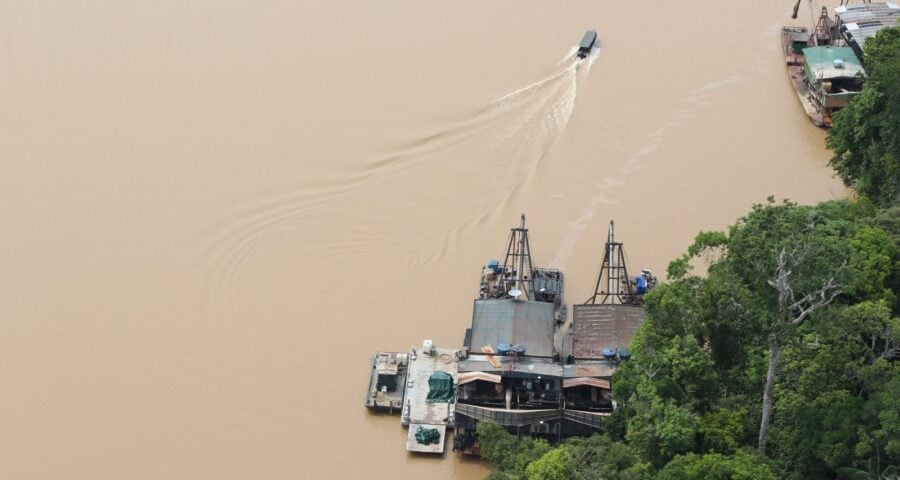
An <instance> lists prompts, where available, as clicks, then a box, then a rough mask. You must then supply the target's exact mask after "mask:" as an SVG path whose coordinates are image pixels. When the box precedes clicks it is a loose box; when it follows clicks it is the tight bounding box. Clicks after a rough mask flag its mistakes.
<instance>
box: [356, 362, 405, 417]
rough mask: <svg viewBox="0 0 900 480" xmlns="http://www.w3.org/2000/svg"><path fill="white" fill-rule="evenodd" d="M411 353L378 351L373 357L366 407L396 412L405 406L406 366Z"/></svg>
mask: <svg viewBox="0 0 900 480" xmlns="http://www.w3.org/2000/svg"><path fill="white" fill-rule="evenodd" d="M408 362H409V354H407V353H400V352H378V353H376V354H375V357H374V358H373V359H372V377H371V378H370V379H369V391H368V393H367V394H366V407H368V408H370V409H372V410H379V409H383V410H388V411H389V412H390V413H394V411H395V410H396V411H397V412H399V411H400V410H401V409H402V408H403V395H404V394H405V393H406V366H407V363H408Z"/></svg>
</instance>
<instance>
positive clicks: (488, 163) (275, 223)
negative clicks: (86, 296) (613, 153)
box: [192, 49, 596, 311]
mask: <svg viewBox="0 0 900 480" xmlns="http://www.w3.org/2000/svg"><path fill="white" fill-rule="evenodd" d="M595 58H596V53H592V55H591V56H589V57H588V58H585V59H579V58H576V57H575V50H574V49H573V50H572V51H570V52H569V53H568V54H567V55H566V56H565V57H564V58H563V59H562V61H560V63H559V64H558V65H556V66H555V67H554V69H553V70H552V71H551V72H550V73H548V75H547V76H546V77H544V78H542V79H541V80H538V81H536V82H534V83H531V84H529V85H526V86H524V87H522V88H519V89H516V90H514V91H512V92H510V93H507V94H505V95H503V96H501V97H499V98H497V99H496V100H494V101H493V102H491V103H490V104H488V105H487V106H485V107H484V108H482V109H481V110H480V111H477V112H476V113H475V114H473V115H472V116H471V117H470V118H467V119H465V120H463V121H461V122H457V123H455V124H453V125H450V126H448V127H446V128H444V129H442V130H439V131H437V132H435V133H433V134H430V135H427V136H425V137H423V138H420V139H418V140H415V141H413V142H409V143H407V144H406V145H405V146H404V147H403V148H399V149H396V150H395V151H394V152H393V153H392V154H390V155H387V156H385V157H383V158H381V159H377V160H373V161H371V162H369V163H367V164H364V165H363V166H362V167H360V168H359V169H357V170H356V171H353V172H351V173H350V174H345V175H343V176H342V177H340V178H337V179H333V180H332V181H326V182H321V181H320V182H317V183H316V184H310V183H308V182H298V184H296V185H293V186H290V187H287V188H285V189H284V190H283V191H281V192H277V193H271V192H270V193H268V194H267V195H266V197H264V198H259V199H257V200H256V201H253V202H251V203H247V204H245V205H243V206H242V207H240V209H239V210H240V211H239V212H238V213H233V214H232V215H230V216H229V218H228V219H226V220H223V221H222V222H220V223H219V224H217V225H213V226H211V227H209V228H208V229H207V230H206V231H205V232H204V234H203V237H204V238H202V239H199V240H201V241H200V244H203V245H205V246H204V247H203V250H202V251H201V252H198V256H197V257H198V258H197V261H196V263H195V265H194V266H193V267H192V268H195V269H196V270H195V271H200V272H206V274H207V277H206V279H205V281H204V285H205V286H204V287H203V289H204V292H203V294H204V295H208V296H213V297H220V298H218V299H212V300H213V301H212V302H211V303H212V304H219V305H225V306H224V308H226V309H229V310H232V311H233V310H234V309H237V310H244V309H245V308H246V306H245V305H242V302H241V300H240V298H239V297H240V291H241V290H242V287H241V285H240V284H241V281H240V279H241V277H242V276H243V272H244V270H245V265H246V263H247V259H248V257H249V256H252V255H254V254H256V253H258V251H259V250H260V249H262V248H264V247H265V245H266V244H267V243H268V242H270V241H272V240H273V239H275V238H278V237H279V236H283V235H282V234H283V233H284V232H285V231H286V230H291V231H296V230H297V229H298V228H301V226H311V225H313V224H316V225H318V224H319V223H322V222H324V224H325V226H321V225H319V228H328V229H329V230H330V231H340V230H343V229H344V227H347V228H359V229H361V230H365V227H364V226H365V225H366V224H367V223H370V222H373V221H380V220H378V219H372V218H351V217H352V216H353V215H355V212H357V211H365V210H366V209H365V208H358V206H362V205H363V204H365V203H371V202H381V203H384V204H385V208H386V209H388V210H387V211H389V212H391V216H392V218H414V217H416V216H418V215H422V214H423V211H422V208H421V204H420V202H422V201H428V202H430V203H437V204H436V205H435V208H441V206H440V205H439V203H440V202H451V203H452V204H454V205H458V204H460V203H464V204H465V207H466V208H458V207H457V208H454V209H452V210H453V211H456V212H460V213H459V214H458V215H459V216H460V218H455V219H454V218H448V219H447V222H446V223H445V228H443V229H441V230H440V231H437V232H431V233H430V235H432V236H433V237H432V238H422V239H416V241H420V242H422V243H423V244H425V243H427V245H425V246H423V248H419V249H417V248H416V245H409V246H408V248H404V249H398V248H397V247H396V245H394V246H393V247H391V244H392V243H391V242H392V240H394V239H390V238H384V239H374V241H372V240H373V239H368V238H365V237H364V236H363V237H359V238H356V239H354V240H348V241H346V242H344V243H340V242H334V243H332V245H344V246H345V247H346V248H336V249H334V250H333V251H325V252H319V253H320V254H321V258H323V261H326V260H327V258H328V257H329V256H330V255H338V254H340V255H348V254H349V255H352V252H353V251H354V248H359V247H360V245H362V244H368V245H369V246H370V247H374V246H378V245H381V246H382V247H384V248H382V249H381V250H380V252H382V253H380V254H379V255H389V256H390V257H392V258H390V261H391V262H395V263H394V264H395V265H396V264H398V263H399V264H401V265H402V264H408V266H409V268H414V267H420V266H422V265H424V264H428V263H432V262H435V261H437V260H439V259H440V258H442V257H445V256H450V255H453V254H454V250H455V248H456V245H457V244H458V243H459V242H458V239H459V237H460V236H463V235H466V234H468V233H469V232H470V231H471V229H473V228H474V227H475V226H477V225H479V224H481V223H483V222H487V221H492V219H493V217H494V215H498V214H502V212H504V211H505V210H506V207H508V206H509V205H510V203H511V202H513V201H514V200H515V199H516V198H517V196H518V195H520V194H521V191H522V187H523V186H524V185H527V183H528V182H529V181H530V180H532V179H533V177H534V176H535V174H536V172H538V171H539V169H540V167H541V163H542V161H543V159H544V157H545V155H546V153H547V151H548V150H549V148H550V147H551V146H552V145H553V143H554V142H555V141H556V139H557V138H558V137H559V135H560V134H561V133H562V131H563V130H564V129H565V127H566V125H567V124H568V123H569V121H570V119H571V117H572V114H573V112H574V108H575V99H576V96H577V91H578V82H579V78H580V77H581V76H582V74H581V73H580V72H581V71H586V70H587V69H583V68H582V66H585V65H586V66H587V67H588V68H589V67H590V65H591V63H592V62H593V59H595ZM410 199H418V200H416V201H411V200H410ZM447 210H451V209H447ZM335 211H340V212H341V215H336V214H334V213H333V212H335ZM232 212H233V210H232ZM337 217H340V218H337ZM345 217H346V218H345ZM343 223H346V224H347V225H343ZM372 230H374V229H372ZM357 240H358V241H359V244H357ZM394 243H396V240H394ZM325 244H328V242H325ZM345 244H346V245H345ZM382 244H383V245H382ZM434 245H442V246H443V248H442V249H441V250H440V251H438V252H435V251H434V248H433V247H434ZM426 246H427V248H425V247H426ZM404 252H405V253H404ZM416 252H419V253H418V254H417V253H416ZM404 254H405V255H407V258H405V259H404V258H403V255H404ZM398 257H399V258H398ZM384 261H385V263H387V259H384Z"/></svg>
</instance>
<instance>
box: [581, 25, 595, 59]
mask: <svg viewBox="0 0 900 480" xmlns="http://www.w3.org/2000/svg"><path fill="white" fill-rule="evenodd" d="M596 41H597V31H596V30H588V31H587V32H584V37H581V44H580V45H578V58H584V57H587V56H588V55H589V54H590V53H591V49H592V48H594V42H596Z"/></svg>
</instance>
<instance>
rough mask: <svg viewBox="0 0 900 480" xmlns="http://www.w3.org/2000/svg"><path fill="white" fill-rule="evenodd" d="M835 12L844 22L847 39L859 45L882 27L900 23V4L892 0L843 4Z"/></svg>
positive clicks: (843, 27) (843, 28)
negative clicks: (887, 0)
mask: <svg viewBox="0 0 900 480" xmlns="http://www.w3.org/2000/svg"><path fill="white" fill-rule="evenodd" d="M834 14H835V16H837V18H838V19H839V20H840V22H841V23H842V24H843V26H842V30H843V31H844V33H845V36H846V37H847V40H848V41H851V42H855V43H856V44H857V45H858V46H859V47H862V46H863V45H864V44H865V42H866V40H868V39H869V38H872V37H874V36H875V34H876V33H878V31H879V30H881V29H882V28H885V27H893V26H895V25H897V24H898V23H900V6H898V5H897V4H895V3H890V2H884V3H861V4H855V5H843V6H840V7H836V8H835V9H834Z"/></svg>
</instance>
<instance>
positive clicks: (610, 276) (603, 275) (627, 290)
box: [584, 221, 636, 305]
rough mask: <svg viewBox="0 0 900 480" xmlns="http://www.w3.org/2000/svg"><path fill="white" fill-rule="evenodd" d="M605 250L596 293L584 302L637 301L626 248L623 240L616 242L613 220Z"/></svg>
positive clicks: (630, 302)
mask: <svg viewBox="0 0 900 480" xmlns="http://www.w3.org/2000/svg"><path fill="white" fill-rule="evenodd" d="M603 250H604V251H603V263H602V264H600V273H599V274H598V275H597V285H596V286H595V287H594V295H593V296H591V298H589V299H588V300H587V301H586V302H584V303H585V305H594V304H597V303H600V304H605V303H619V304H623V305H625V304H633V303H635V299H636V296H635V292H634V286H633V285H632V284H631V277H630V276H628V266H627V265H626V263H625V248H624V246H623V245H622V243H621V242H616V227H615V223H613V222H612V221H610V222H609V235H608V236H607V238H606V245H605V246H604V247H603ZM604 280H605V282H604ZM604 284H605V285H604ZM604 286H605V287H606V289H605V290H604V289H603V288H604Z"/></svg>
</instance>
